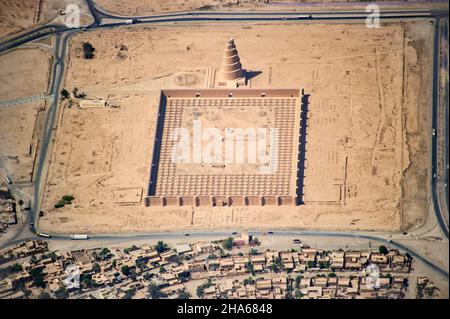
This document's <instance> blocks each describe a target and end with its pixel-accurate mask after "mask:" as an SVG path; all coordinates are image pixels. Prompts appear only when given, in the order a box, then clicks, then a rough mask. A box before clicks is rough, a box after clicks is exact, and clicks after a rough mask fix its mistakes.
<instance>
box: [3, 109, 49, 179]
mask: <svg viewBox="0 0 450 319" xmlns="http://www.w3.org/2000/svg"><path fill="white" fill-rule="evenodd" d="M43 104H44V102H33V103H29V104H22V105H16V106H10V107H0V122H1V123H2V125H1V126H0V158H1V159H0V173H1V176H3V175H4V174H8V175H9V176H11V177H12V178H13V180H14V181H15V182H20V181H30V179H31V172H32V167H33V163H34V157H35V150H36V147H35V146H36V144H35V143H33V141H36V140H37V138H38V137H37V136H38V132H39V131H40V130H41V126H42V123H43V119H44V117H43V112H40V111H39V110H40V109H42V107H43ZM30 147H31V148H30ZM0 183H4V179H3V178H2V180H1V182H0Z"/></svg>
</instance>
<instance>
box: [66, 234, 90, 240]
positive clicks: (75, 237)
mask: <svg viewBox="0 0 450 319" xmlns="http://www.w3.org/2000/svg"><path fill="white" fill-rule="evenodd" d="M70 239H72V240H88V239H89V236H88V235H84V234H78V235H72V236H70Z"/></svg>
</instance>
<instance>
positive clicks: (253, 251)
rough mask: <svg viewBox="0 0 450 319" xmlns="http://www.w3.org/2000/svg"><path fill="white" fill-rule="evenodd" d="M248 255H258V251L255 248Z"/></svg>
mask: <svg viewBox="0 0 450 319" xmlns="http://www.w3.org/2000/svg"><path fill="white" fill-rule="evenodd" d="M250 255H252V256H254V255H258V251H257V250H256V249H255V248H252V249H250Z"/></svg>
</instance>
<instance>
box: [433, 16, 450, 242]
mask: <svg viewBox="0 0 450 319" xmlns="http://www.w3.org/2000/svg"><path fill="white" fill-rule="evenodd" d="M439 21H440V17H436V18H435V20H434V49H433V85H432V90H433V92H432V119H431V126H432V129H433V132H437V130H438V120H439V112H438V108H439V75H440V72H439V61H440V58H439V56H440V27H439V24H440V22H439ZM437 175H438V136H437V134H433V135H432V141H431V196H432V200H433V206H434V212H435V215H436V219H437V222H438V224H439V227H440V228H441V231H442V233H443V234H444V236H445V237H446V238H447V239H448V225H447V224H446V223H445V219H444V215H443V214H444V212H443V211H442V210H441V205H440V202H439V190H438V180H437Z"/></svg>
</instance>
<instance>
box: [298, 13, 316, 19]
mask: <svg viewBox="0 0 450 319" xmlns="http://www.w3.org/2000/svg"><path fill="white" fill-rule="evenodd" d="M311 18H312V15H310V14H300V15H298V16H297V19H311Z"/></svg>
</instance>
